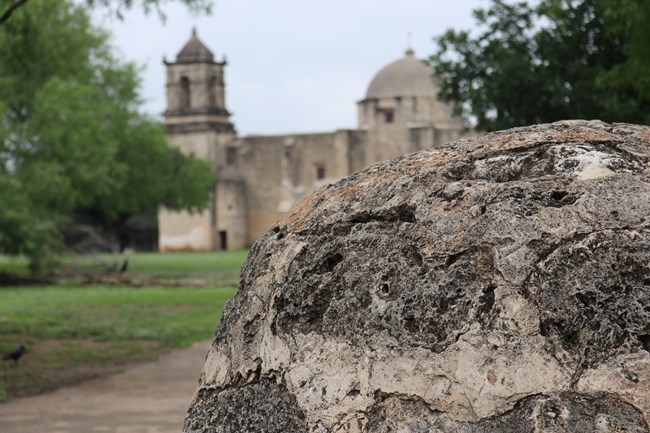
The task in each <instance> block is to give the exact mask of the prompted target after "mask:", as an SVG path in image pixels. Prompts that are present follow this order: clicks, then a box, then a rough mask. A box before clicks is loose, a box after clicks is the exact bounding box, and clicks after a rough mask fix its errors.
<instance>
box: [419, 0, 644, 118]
mask: <svg viewBox="0 0 650 433" xmlns="http://www.w3.org/2000/svg"><path fill="white" fill-rule="evenodd" d="M626 1H627V2H628V3H629V4H630V6H629V7H628V8H627V9H625V12H623V11H622V10H620V9H616V6H615V5H614V1H613V0H540V1H538V2H535V4H533V5H531V4H528V3H526V2H519V3H511V2H507V1H504V0H492V2H491V5H490V7H488V8H486V9H478V10H475V11H474V18H475V20H476V23H477V26H476V30H475V32H469V31H454V30H449V31H447V32H446V33H445V34H443V35H442V36H440V37H438V38H437V45H438V46H437V51H436V52H435V53H434V54H433V55H432V56H431V57H430V58H429V62H430V64H431V65H432V66H433V67H434V70H435V75H436V77H437V79H438V80H439V82H440V83H441V84H440V95H439V96H440V97H441V98H442V99H443V100H446V101H448V102H452V103H453V104H454V105H455V107H456V110H457V112H463V114H464V115H465V119H466V121H467V122H468V123H475V125H476V128H477V129H480V130H488V131H490V130H497V129H504V128H509V127H513V126H521V125H526V124H532V123H542V122H550V121H555V120H560V119H567V118H590V119H602V120H606V121H627V122H633V123H649V122H650V110H649V108H650V98H649V95H648V86H647V80H648V78H647V75H648V73H647V71H648V69H647V67H648V58H647V57H643V55H642V54H641V50H640V49H641V48H642V49H643V50H645V49H647V44H645V42H644V43H641V44H640V43H638V42H636V43H634V42H633V41H634V38H635V37H639V38H640V37H642V36H641V35H642V34H643V36H645V33H643V32H642V30H641V29H642V28H643V27H642V26H643V25H647V24H650V22H648V14H647V13H646V15H645V18H643V17H642V16H641V15H639V16H637V17H636V18H635V19H636V20H637V21H634V22H635V23H636V24H634V25H630V24H629V23H628V21H627V19H628V18H631V15H633V14H634V13H635V11H636V10H638V9H640V8H646V7H647V3H646V2H645V0H639V1H637V0H626ZM616 3H617V4H618V2H616ZM633 6H634V7H633ZM644 41H645V39H644ZM637 49H639V51H638V52H637V51H635V50H637ZM630 64H634V65H636V66H637V68H636V69H635V73H634V74H633V75H632V74H631V73H628V71H630V69H628V66H629V65H630ZM642 71H645V75H644V80H645V82H646V84H644V85H640V84H641V83H640V82H639V81H638V80H637V78H638V77H640V76H641V75H643V74H642V73H641V72H642ZM642 87H645V90H643V89H642Z"/></svg>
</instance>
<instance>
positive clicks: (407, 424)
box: [368, 392, 650, 433]
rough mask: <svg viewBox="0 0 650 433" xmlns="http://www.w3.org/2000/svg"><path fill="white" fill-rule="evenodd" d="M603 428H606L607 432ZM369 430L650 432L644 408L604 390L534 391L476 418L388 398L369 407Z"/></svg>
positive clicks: (402, 398)
mask: <svg viewBox="0 0 650 433" xmlns="http://www.w3.org/2000/svg"><path fill="white" fill-rule="evenodd" d="M603 428H605V430H603ZM368 431H369V432H373V433H389V432H391V433H392V432H396V431H399V432H404V433H425V432H431V431H436V432H441V433H452V432H453V433H503V432H509V433H530V432H532V431H535V432H537V433H573V432H595V431H608V432H627V433H647V432H649V431H650V430H649V429H648V426H647V424H646V422H645V421H644V419H643V415H642V414H641V411H640V410H638V409H637V408H636V407H634V406H632V405H631V404H629V403H626V402H624V401H623V400H621V399H618V398H617V397H616V396H615V395H611V394H605V393H593V394H578V393H572V392H566V393H560V394H552V395H541V394H538V395H532V396H528V397H525V398H522V399H521V400H519V401H518V402H517V403H516V404H515V406H514V407H513V408H512V409H511V410H510V411H508V412H505V413H503V414H500V415H497V416H494V417H490V418H484V419H481V420H479V421H476V422H463V421H454V420H452V419H451V418H449V417H448V416H447V415H446V414H444V413H441V412H437V411H433V410H431V409H429V408H428V406H427V405H426V403H424V402H423V401H422V400H420V399H417V398H413V397H406V396H401V395H398V396H390V395H389V396H384V397H383V398H382V399H381V400H377V403H376V404H375V405H374V406H373V407H371V409H370V410H369V411H368Z"/></svg>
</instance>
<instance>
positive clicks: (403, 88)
mask: <svg viewBox="0 0 650 433" xmlns="http://www.w3.org/2000/svg"><path fill="white" fill-rule="evenodd" d="M432 74H433V70H432V69H431V68H430V67H428V66H426V65H425V64H424V63H423V62H422V61H421V60H419V59H418V58H416V57H415V53H414V52H413V50H412V49H410V48H409V49H408V50H406V53H405V55H404V57H402V58H401V59H399V60H396V61H394V62H392V63H390V64H389V65H387V66H385V67H384V68H382V69H381V70H380V71H379V72H378V73H377V75H375V77H374V78H373V79H372V81H371V82H370V85H369V86H368V92H366V99H373V98H394V97H398V96H399V97H405V96H434V97H435V96H436V94H437V93H438V90H437V88H436V86H435V85H434V84H433V81H432Z"/></svg>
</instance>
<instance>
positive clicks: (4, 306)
mask: <svg viewBox="0 0 650 433" xmlns="http://www.w3.org/2000/svg"><path fill="white" fill-rule="evenodd" d="M245 254H246V252H245V251H242V252H226V253H182V254H180V253H179V254H176V253H174V254H141V253H138V254H133V255H130V256H128V257H129V269H128V272H127V274H128V276H129V277H133V276H141V277H142V278H177V277H179V276H182V277H183V278H199V277H200V278H206V276H209V277H210V278H213V279H215V281H216V280H219V281H221V283H220V284H206V285H205V286H204V287H158V286H147V285H144V286H141V287H128V286H123V285H112V286H97V285H78V284H75V283H72V284H71V283H70V282H69V281H68V282H67V283H66V284H61V285H53V286H45V287H37V286H21V287H0V353H6V352H8V351H10V350H12V349H14V348H16V347H17V346H18V345H20V344H24V345H25V346H26V347H27V350H28V353H27V354H25V356H24V357H23V358H22V359H21V360H20V362H19V363H18V364H17V365H14V363H13V362H11V361H4V362H1V363H0V402H1V401H6V400H8V399H11V398H14V397H17V396H22V395H28V394H34V393H38V392H41V391H43V390H47V389H52V388H55V387H57V386H60V385H63V384H66V383H72V382H74V381H77V380H80V379H83V378H84V377H90V376H93V375H97V374H101V373H102V372H105V371H107V369H111V368H113V367H115V366H116V365H121V364H124V363H129V362H133V361H141V360H146V359H153V358H155V357H156V356H158V355H160V354H162V353H164V352H166V351H169V350H171V349H174V348H179V347H185V346H189V345H191V344H192V343H193V342H196V341H200V340H206V339H210V338H212V337H213V335H214V330H215V328H216V326H217V324H218V322H219V318H220V316H221V311H222V309H223V306H224V304H225V303H226V302H227V300H228V299H230V298H231V297H232V295H233V294H234V292H235V287H236V282H237V279H238V276H239V275H238V274H239V268H240V266H241V264H242V262H243V260H244V258H245ZM66 260H68V258H67V259H66ZM83 260H90V259H89V258H76V262H75V263H77V264H78V263H80V262H81V263H82V265H81V266H82V267H83ZM93 260H94V259H93ZM19 264H20V262H18V261H14V262H12V261H10V260H6V259H5V260H4V261H3V260H0V271H2V270H3V269H4V270H5V271H10V272H15V271H16V270H17V269H20V266H18V265H19ZM3 265H4V266H5V267H2V266H3Z"/></svg>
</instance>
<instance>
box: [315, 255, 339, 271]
mask: <svg viewBox="0 0 650 433" xmlns="http://www.w3.org/2000/svg"><path fill="white" fill-rule="evenodd" d="M341 261H343V256H342V255H341V254H339V253H335V254H332V255H331V256H328V257H327V258H326V259H325V260H323V263H322V264H321V266H320V273H323V274H324V273H326V272H332V271H333V270H334V268H335V267H336V265H338V264H339V263H341Z"/></svg>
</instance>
